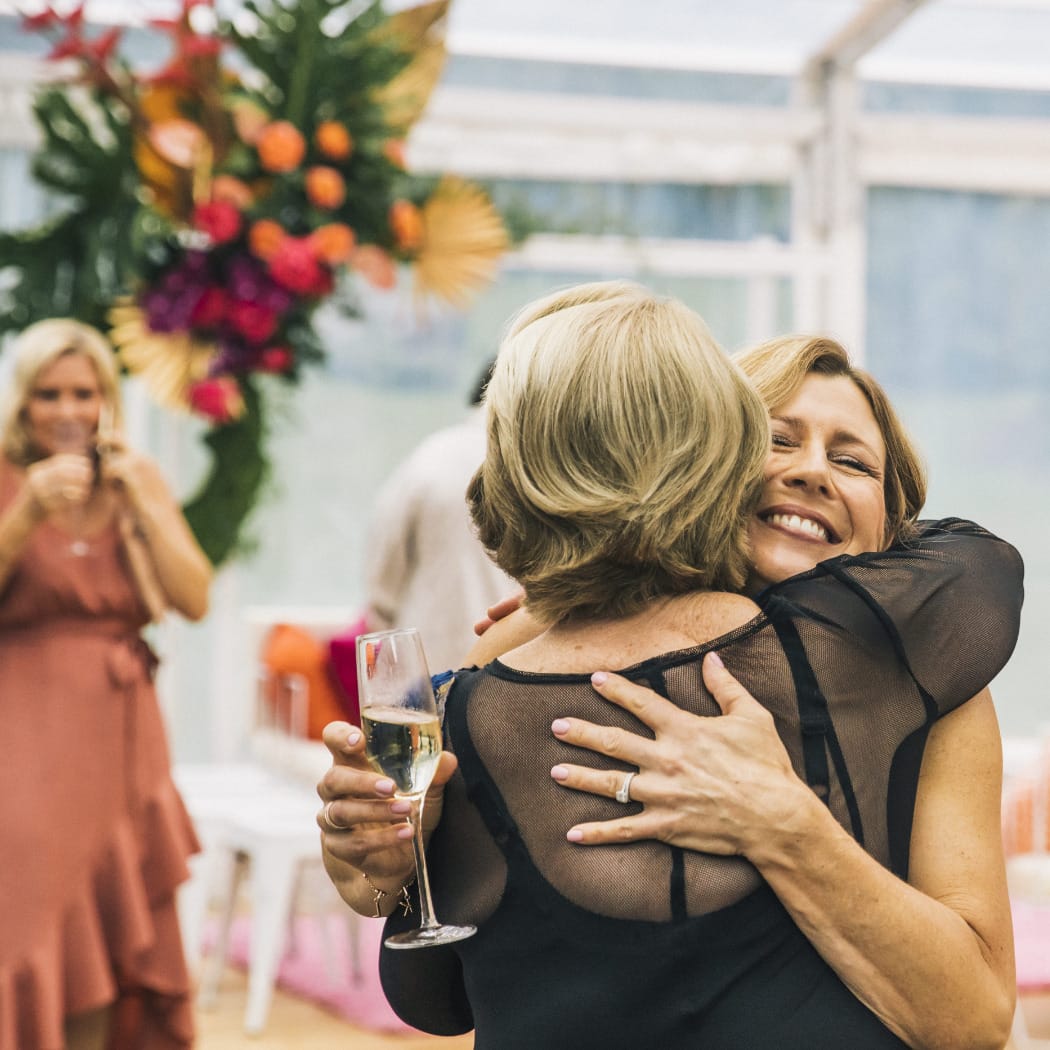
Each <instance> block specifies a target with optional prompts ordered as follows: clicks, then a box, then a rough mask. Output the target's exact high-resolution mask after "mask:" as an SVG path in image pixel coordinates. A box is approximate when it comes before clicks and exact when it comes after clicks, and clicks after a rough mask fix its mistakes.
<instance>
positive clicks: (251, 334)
mask: <svg viewBox="0 0 1050 1050" xmlns="http://www.w3.org/2000/svg"><path fill="white" fill-rule="evenodd" d="M228 316H229V320H230V324H231V325H232V326H233V327H234V328H235V329H236V330H237V331H238V332H240V334H241V335H243V336H244V338H245V339H247V340H248V342H249V343H255V344H259V343H265V342H266V340H267V339H269V338H270V336H271V335H273V333H274V332H275V331H276V330H277V314H276V313H274V311H273V310H270V309H268V308H267V307H265V306H260V305H259V304H258V303H251V302H247V301H245V300H238V301H236V302H233V303H230V309H229V312H228Z"/></svg>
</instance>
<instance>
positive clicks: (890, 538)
mask: <svg viewBox="0 0 1050 1050" xmlns="http://www.w3.org/2000/svg"><path fill="white" fill-rule="evenodd" d="M733 360H734V361H736V363H737V364H738V365H739V366H740V367H741V369H743V371H744V374H745V375H746V376H747V377H748V378H749V379H750V380H751V384H752V385H753V386H754V388H755V389H756V390H757V391H758V395H759V397H761V398H762V400H763V401H764V402H765V403H766V405H767V406H768V408H769V411H770V412H775V411H776V410H777V409H778V408H780V407H781V405H784V404H786V403H787V402H788V401H790V400H791V398H792V397H794V396H795V394H796V392H797V391H798V388H799V387H800V386H801V385H802V383H803V381H804V380H805V379H806V377H807V376H809V375H821V376H831V377H835V376H843V377H845V378H846V379H848V380H850V382H852V383H853V384H854V385H855V386H856V387H857V389H858V390H860V392H861V393H862V394H863V395H864V397H865V399H866V400H867V402H868V404H869V405H870V406H871V411H872V414H873V415H874V416H875V422H876V424H877V425H878V428H879V431H880V433H881V434H882V439H883V441H884V442H885V443H886V471H885V477H884V481H883V495H884V498H885V501H886V527H885V531H884V534H883V541H884V544H885V546H887V547H888V546H889V545H890V544H892V543H896V542H898V541H903V542H906V541H907V540H909V539H911V538H912V537H913V536H914V535H915V531H916V530H915V520H916V518H917V517H918V515H919V512H920V511H921V510H922V507H923V504H924V503H925V502H926V470H925V468H924V466H923V463H922V460H921V458H920V457H919V454H918V452H917V451H916V449H915V446H914V445H913V444H912V441H911V439H910V438H909V437H908V434H907V432H906V431H905V429H904V427H903V426H902V425H901V421H900V419H899V418H898V417H897V413H896V412H895V411H894V409H893V405H892V404H891V403H890V399H889V398H888V397H887V396H886V392H885V391H884V390H883V389H882V387H881V386H880V385H879V384H878V382H876V380H875V379H873V378H872V376H870V375H869V374H868V373H867V372H865V371H864V370H863V369H861V368H856V367H855V366H854V365H853V363H852V362H851V361H850V358H849V354H847V353H846V351H845V349H844V348H843V347H842V346H841V345H840V344H839V343H837V342H835V340H834V339H827V338H823V337H816V338H814V337H811V336H801V335H792V336H784V337H782V338H779V339H771V340H769V342H766V343H762V344H761V345H759V346H756V347H753V348H752V349H750V350H743V351H741V352H740V353H738V354H735V355H734V357H733Z"/></svg>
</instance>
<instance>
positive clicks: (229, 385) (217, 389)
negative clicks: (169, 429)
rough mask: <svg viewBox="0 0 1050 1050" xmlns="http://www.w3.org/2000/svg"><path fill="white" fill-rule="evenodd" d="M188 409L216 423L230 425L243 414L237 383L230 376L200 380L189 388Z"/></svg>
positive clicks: (242, 403) (241, 399)
mask: <svg viewBox="0 0 1050 1050" xmlns="http://www.w3.org/2000/svg"><path fill="white" fill-rule="evenodd" d="M189 397H190V407H191V408H192V409H193V410H194V411H195V412H199V413H200V414H201V415H202V416H207V417H208V418H209V419H211V420H213V421H214V422H216V423H230V422H232V421H233V420H235V419H237V418H238V416H240V415H241V414H242V413H243V412H244V398H243V397H241V390H240V387H239V386H237V381H236V380H235V379H233V378H231V377H230V376H216V377H215V378H214V379H202V380H201V381H200V382H199V383H194V384H193V386H191V387H190V396H189Z"/></svg>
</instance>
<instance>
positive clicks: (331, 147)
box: [314, 120, 354, 160]
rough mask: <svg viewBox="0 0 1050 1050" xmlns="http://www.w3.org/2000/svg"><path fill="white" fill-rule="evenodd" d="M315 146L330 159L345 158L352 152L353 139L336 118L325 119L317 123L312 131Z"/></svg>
mask: <svg viewBox="0 0 1050 1050" xmlns="http://www.w3.org/2000/svg"><path fill="white" fill-rule="evenodd" d="M314 142H315V143H317V148H318V149H319V150H320V151H321V152H322V153H323V154H324V155H325V156H326V157H331V159H332V160H346V158H347V157H349V156H350V154H351V153H352V152H353V149H354V140H353V139H352V138H351V137H350V132H349V131H347V130H346V128H345V127H344V126H343V125H342V124H340V123H339V121H337V120H325V121H322V122H321V123H320V124H318V125H317V130H316V131H315V132H314Z"/></svg>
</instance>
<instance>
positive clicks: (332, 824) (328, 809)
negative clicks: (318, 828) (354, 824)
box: [321, 798, 350, 831]
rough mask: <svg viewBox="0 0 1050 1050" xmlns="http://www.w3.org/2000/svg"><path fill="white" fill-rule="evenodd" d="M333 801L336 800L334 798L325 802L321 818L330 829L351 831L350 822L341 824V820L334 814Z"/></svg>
mask: <svg viewBox="0 0 1050 1050" xmlns="http://www.w3.org/2000/svg"><path fill="white" fill-rule="evenodd" d="M333 802H335V799H334V798H333V799H331V800H330V801H328V802H326V803H325V804H324V809H323V810H322V811H321V819H322V820H323V821H324V822H325V824H326V825H327V826H328V830H329V831H349V830H350V825H349V824H340V823H339V821H338V820H336V819H335V818H334V817H333V816H332V803H333Z"/></svg>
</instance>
